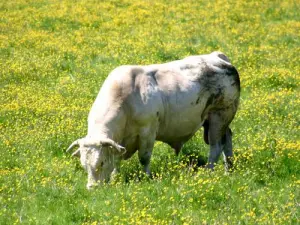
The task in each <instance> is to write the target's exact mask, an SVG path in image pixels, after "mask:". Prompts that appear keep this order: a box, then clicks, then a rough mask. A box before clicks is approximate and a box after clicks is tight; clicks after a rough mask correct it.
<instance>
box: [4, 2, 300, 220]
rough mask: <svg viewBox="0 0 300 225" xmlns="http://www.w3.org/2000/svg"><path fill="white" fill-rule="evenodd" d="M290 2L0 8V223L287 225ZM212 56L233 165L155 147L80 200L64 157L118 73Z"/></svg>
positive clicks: (295, 128)
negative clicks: (234, 90)
mask: <svg viewBox="0 0 300 225" xmlns="http://www.w3.org/2000/svg"><path fill="white" fill-rule="evenodd" d="M299 12H300V4H299V2H297V1H293V0H285V1H279V0H262V1H255V0H253V1H252V0H250V1H234V0H225V1H224V0H223V1H221V0H216V1H209V0H200V1H199V0H184V1H183V0H170V1H166V0H157V1H146V0H106V1H97V0H76V1H71V0H63V1H61V0H10V1H5V0H0V106H1V107H0V149H1V150H0V224H3V225H4V224H39V225H40V224H93V225H96V224H299V223H300V221H299V206H300V196H299V190H300V188H299V187H300V176H299V175H300V174H299V173H300V162H299V160H300V107H299V106H300V104H299V103H300V94H299V93H300V92H299V84H300V76H299V71H300V60H299V59H300V58H299V52H300V37H299V31H300V14H299ZM215 50H219V51H222V52H224V53H225V54H226V55H227V56H228V57H229V58H230V59H231V61H232V63H233V64H234V65H235V66H236V67H237V69H238V71H239V73H240V79H241V86H242V87H241V88H242V92H241V100H240V107H239V110H238V113H237V115H236V117H235V119H234V121H233V122H232V124H231V129H232V131H233V148H234V153H235V170H234V172H232V173H231V174H229V175H226V174H225V173H224V168H223V162H222V160H220V161H219V163H218V165H217V167H216V170H215V171H214V172H213V173H211V172H208V171H206V170H204V169H203V168H202V167H201V166H200V164H201V165H202V164H203V161H204V162H205V160H206V159H207V154H208V146H207V145H206V144H205V143H204V141H203V138H202V132H203V130H202V129H200V130H199V132H198V133H197V135H196V136H195V137H193V138H192V140H191V141H189V142H188V143H186V145H185V146H184V148H183V149H182V152H181V153H180V155H179V156H178V157H176V156H175V154H174V152H173V150H172V149H171V148H170V147H169V146H167V145H165V144H163V143H159V142H157V143H156V145H155V149H154V152H153V157H152V161H151V169H152V173H153V178H152V179H150V178H148V177H146V176H145V175H144V174H143V173H142V172H141V166H140V165H139V162H138V159H137V156H136V155H135V156H134V157H133V158H131V159H130V160H127V161H123V162H122V167H121V173H120V174H119V175H118V176H117V178H116V180H115V181H114V182H111V183H108V184H105V185H103V186H101V187H99V188H98V189H96V190H94V191H92V192H89V191H87V190H86V188H85V185H86V180H87V175H86V172H85V171H84V169H83V168H82V167H81V165H80V163H79V160H78V159H77V158H72V157H71V156H70V154H67V153H66V152H65V150H66V148H67V147H68V146H69V145H70V144H71V143H72V141H74V140H75V139H77V138H79V137H82V136H84V135H85V134H86V130H87V116H88V112H89V110H90V107H91V105H92V103H93V101H94V100H95V98H96V95H97V93H98V91H99V89H100V87H101V84H102V83H103V81H104V80H105V78H106V77H107V75H108V74H109V72H110V71H111V70H112V69H114V68H115V67H117V66H119V65H122V64H153V63H162V62H167V61H172V60H176V59H180V58H183V57H186V56H190V55H196V54H205V53H210V52H212V51H215Z"/></svg>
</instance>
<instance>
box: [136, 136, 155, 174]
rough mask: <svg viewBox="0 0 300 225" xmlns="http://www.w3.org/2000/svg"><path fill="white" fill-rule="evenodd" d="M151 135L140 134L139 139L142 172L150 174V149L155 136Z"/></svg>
mask: <svg viewBox="0 0 300 225" xmlns="http://www.w3.org/2000/svg"><path fill="white" fill-rule="evenodd" d="M152 136H153V134H152V135H148V136H143V137H142V136H141V137H140V140H139V150H138V155H139V160H140V163H141V164H142V166H143V167H144V172H145V173H146V174H147V175H148V176H150V175H151V172H150V159H151V155H152V150H153V147H154V142H155V137H152Z"/></svg>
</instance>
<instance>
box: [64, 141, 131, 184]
mask: <svg viewBox="0 0 300 225" xmlns="http://www.w3.org/2000/svg"><path fill="white" fill-rule="evenodd" d="M76 146H79V148H78V149H77V150H76V151H75V152H74V153H73V154H72V156H80V162H81V165H82V166H83V167H84V168H85V169H86V171H87V173H88V183H87V188H88V189H90V188H92V187H93V186H95V185H97V184H98V183H99V182H107V181H108V180H109V178H110V175H111V173H112V171H113V170H114V168H115V167H116V164H117V163H118V162H119V161H120V159H121V156H122V154H124V153H125V152H126V150H125V148H124V147H122V146H120V145H118V144H117V143H116V142H114V141H113V140H111V139H107V138H105V139H92V138H88V137H86V138H82V139H78V140H76V141H74V142H73V143H72V144H71V145H70V147H69V148H68V149H67V151H70V150H71V149H73V148H74V147H76Z"/></svg>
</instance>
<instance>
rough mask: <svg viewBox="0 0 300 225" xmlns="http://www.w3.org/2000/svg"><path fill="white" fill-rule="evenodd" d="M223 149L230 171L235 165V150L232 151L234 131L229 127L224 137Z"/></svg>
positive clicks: (227, 169) (225, 161)
mask: <svg viewBox="0 0 300 225" xmlns="http://www.w3.org/2000/svg"><path fill="white" fill-rule="evenodd" d="M222 150H223V156H224V163H225V169H226V171H230V170H231V169H232V167H233V152H232V132H231V130H230V128H229V127H228V128H227V129H226V132H225V134H224V136H223V137H222Z"/></svg>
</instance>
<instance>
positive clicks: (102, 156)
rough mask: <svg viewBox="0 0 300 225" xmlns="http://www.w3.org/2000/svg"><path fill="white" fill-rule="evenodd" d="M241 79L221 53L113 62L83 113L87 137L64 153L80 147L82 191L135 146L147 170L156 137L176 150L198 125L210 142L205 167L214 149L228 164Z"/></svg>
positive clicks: (212, 159)
mask: <svg viewBox="0 0 300 225" xmlns="http://www.w3.org/2000/svg"><path fill="white" fill-rule="evenodd" d="M239 96H240V80H239V75H238V72H237V70H236V69H235V67H234V66H232V65H231V63H230V61H229V59H228V58H227V57H226V56H225V55H224V54H223V53H221V52H213V53H211V54H208V55H198V56H190V57H187V58H184V59H182V60H177V61H173V62H169V63H165V64H154V65H148V66H137V65H131V66H120V67H118V68H116V69H115V70H113V71H112V72H111V73H110V74H109V76H108V77H107V79H106V80H105V82H104V84H103V86H102V87H101V90H100V92H99V94H98V96H97V98H96V100H95V102H94V104H93V106H92V108H91V111H90V113H89V117H88V133H87V135H86V137H84V138H82V139H78V140H76V141H74V142H73V143H72V144H71V145H70V147H69V148H68V150H67V151H69V150H70V149H72V148H73V147H75V146H79V149H78V150H77V151H75V152H74V153H73V155H79V154H80V160H81V164H82V166H83V167H84V168H85V169H86V170H87V173H88V183H87V188H91V187H92V186H94V185H95V184H97V183H99V181H100V182H102V181H108V180H109V178H110V176H111V174H112V172H113V171H115V172H117V171H118V170H119V167H120V161H121V160H122V159H128V158H130V157H131V156H132V155H133V154H134V153H135V152H136V151H138V156H139V160H140V162H141V164H142V165H143V166H144V171H145V172H146V173H147V174H150V168H149V164H150V158H151V154H152V149H153V146H154V142H155V140H159V141H162V142H164V143H167V144H169V145H170V146H171V147H172V148H173V149H174V150H175V152H176V154H178V153H179V152H180V149H181V147H182V146H183V144H184V143H185V142H187V141H188V140H189V139H190V138H191V137H192V136H193V135H194V134H195V133H196V131H197V130H198V129H199V128H200V127H201V126H204V139H205V142H206V143H207V144H209V145H210V153H209V157H208V164H207V167H208V168H212V169H213V167H214V164H215V163H216V162H217V160H218V158H219V156H220V154H221V152H223V154H224V160H225V165H226V167H227V168H229V167H230V166H231V164H232V163H231V160H230V158H231V157H232V156H233V154H232V142H231V140H232V138H231V130H230V128H229V124H230V123H231V121H232V120H233V118H234V116H235V113H236V111H237V108H238V103H239Z"/></svg>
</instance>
